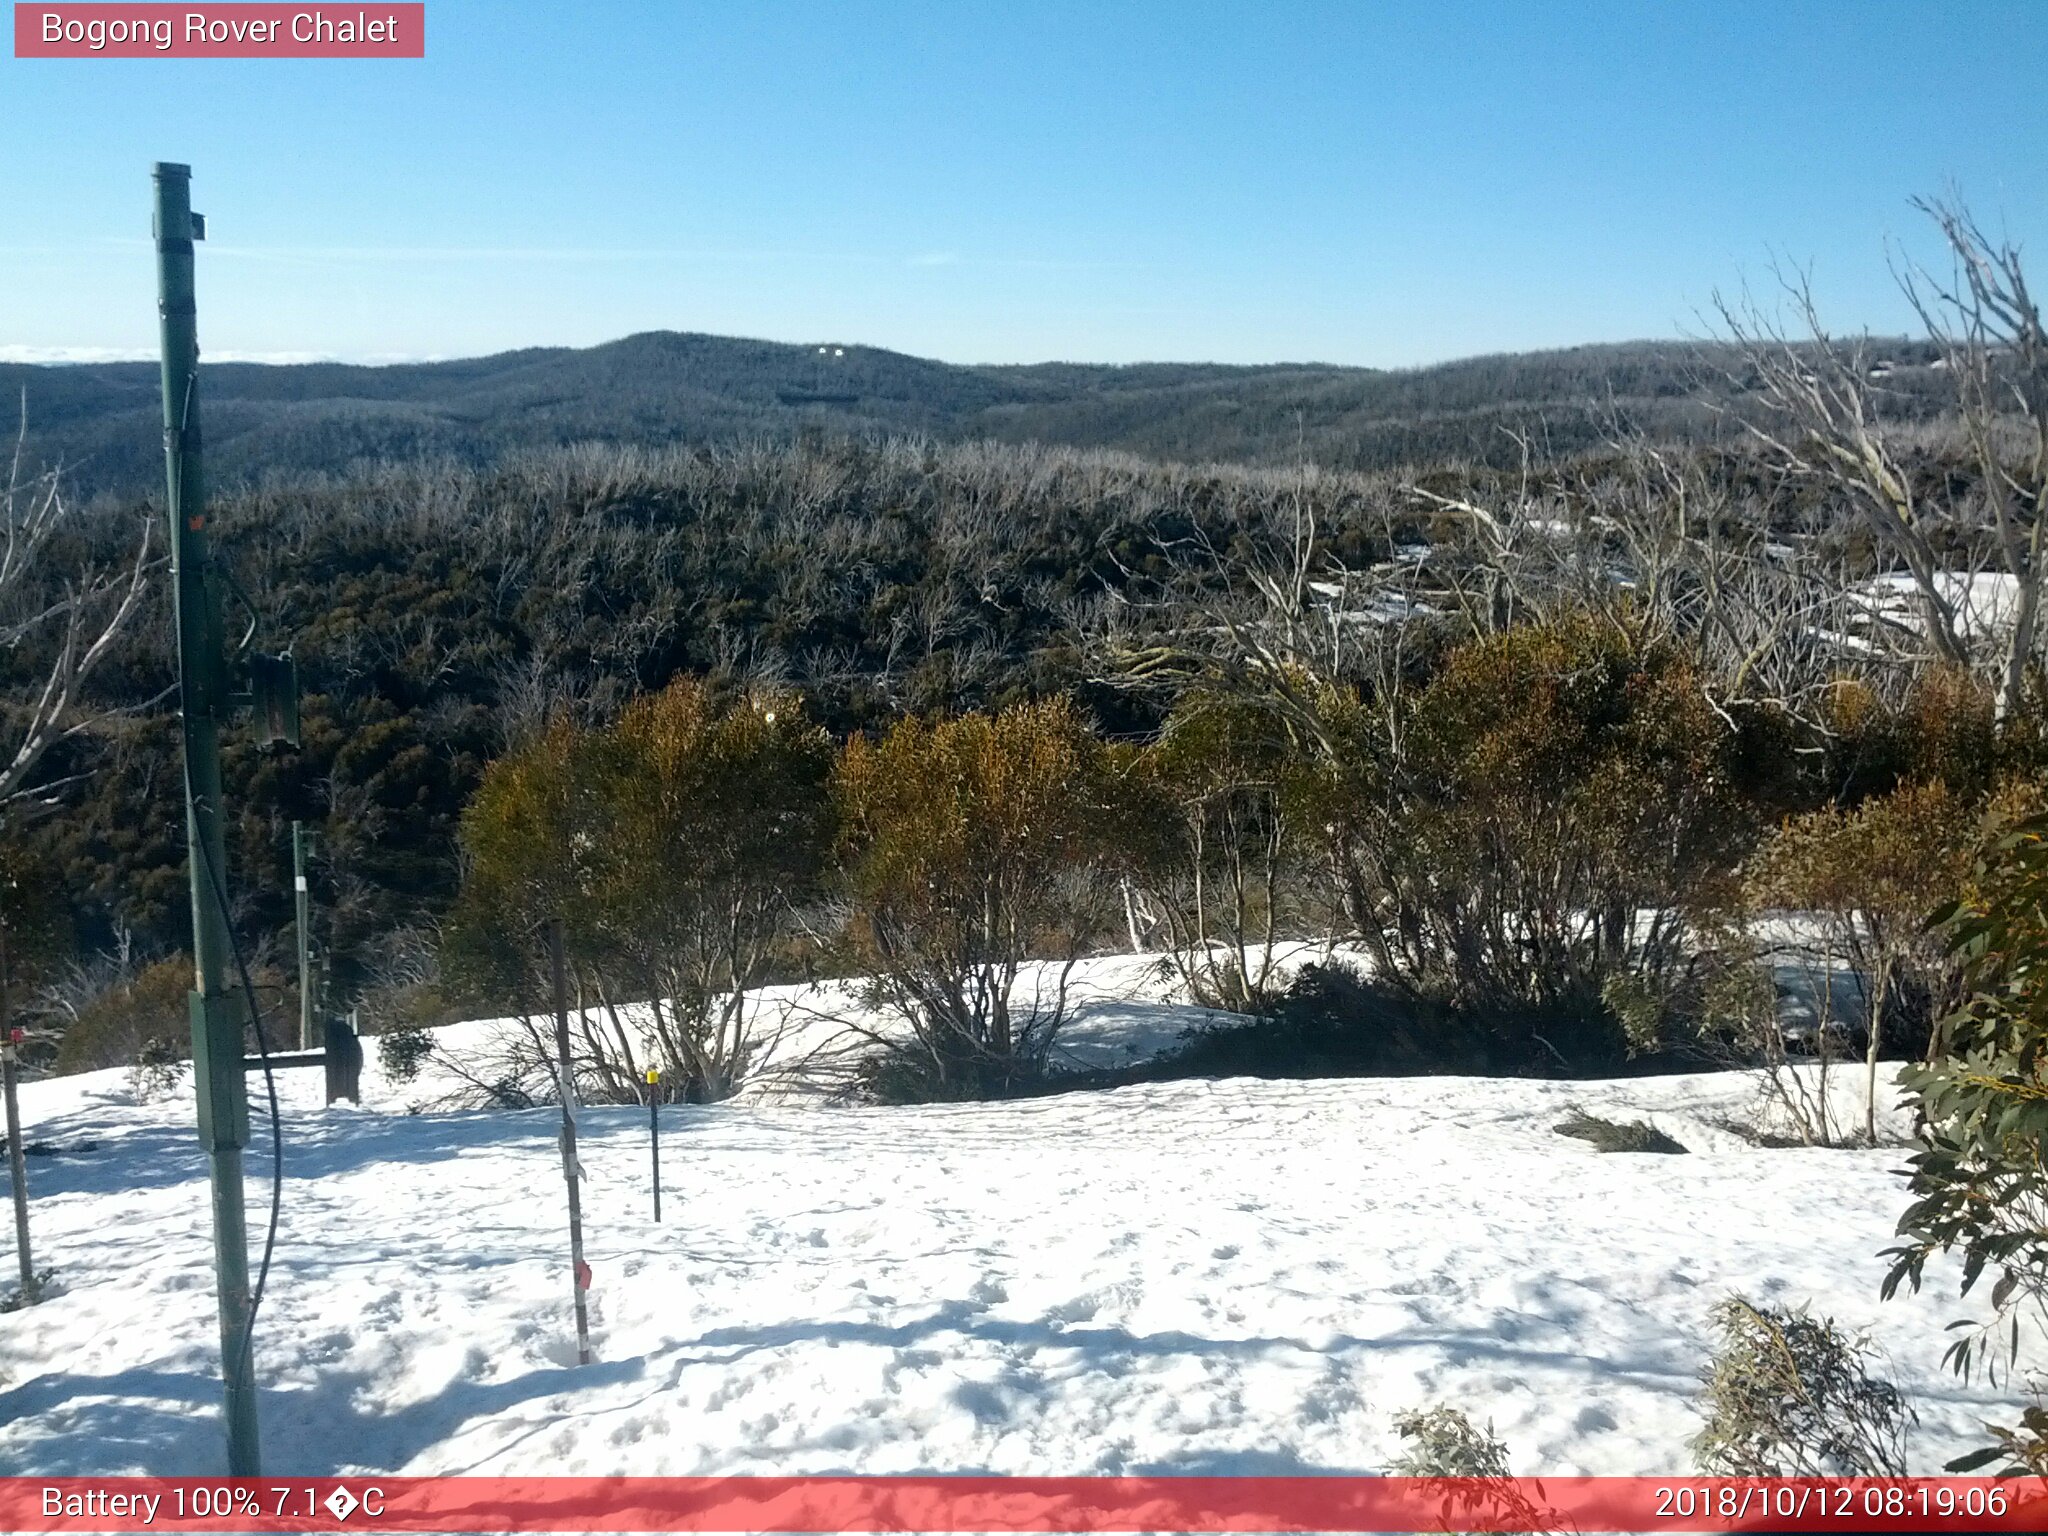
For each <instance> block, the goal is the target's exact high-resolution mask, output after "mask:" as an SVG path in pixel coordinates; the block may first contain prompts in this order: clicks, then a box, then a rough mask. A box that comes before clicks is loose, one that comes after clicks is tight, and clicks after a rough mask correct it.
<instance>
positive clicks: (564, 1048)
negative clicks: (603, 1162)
mask: <svg viewBox="0 0 2048 1536" xmlns="http://www.w3.org/2000/svg"><path fill="white" fill-rule="evenodd" d="M548 965H549V968H550V969H552V970H553V972H554V982H555V1060H556V1070H557V1072H558V1073H559V1074H560V1088H561V1095H562V1178H563V1179H564V1181H566V1182H567V1184H568V1186H569V1262H570V1264H571V1266H572V1268H573V1273H574V1275H575V1278H576V1363H577V1364H578V1365H588V1364H590V1309H589V1307H587V1306H586V1305H585V1304H584V1297H583V1293H584V1292H585V1291H587V1290H589V1289H590V1266H589V1265H588V1264H586V1263H584V1262H583V1193H582V1190H581V1188H580V1187H579V1186H580V1181H581V1179H582V1176H583V1165H582V1164H581V1163H580V1162H579V1161H578V1160H577V1157H576V1084H575V1079H574V1078H573V1077H572V1076H571V1075H570V1072H569V983H568V979H567V977H566V975H565V968H564V966H563V964H562V920H561V919H560V918H559V917H558V918H555V919H554V920H553V921H552V922H550V923H549V924H548Z"/></svg>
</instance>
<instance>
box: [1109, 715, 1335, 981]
mask: <svg viewBox="0 0 2048 1536" xmlns="http://www.w3.org/2000/svg"><path fill="white" fill-rule="evenodd" d="M1306 768H1307V764H1306V763H1305V762H1304V761H1303V759H1302V757H1301V755H1300V754H1298V753H1293V752H1290V751H1289V750H1288V748H1287V743H1286V741H1285V739H1284V738H1283V737H1281V736H1279V735H1277V734H1276V733H1275V732H1274V731H1273V729H1272V722H1271V720H1270V718H1269V717H1268V715H1267V713H1266V712H1265V711H1264V710H1262V709H1260V708H1259V707H1257V706H1256V705H1255V704H1253V703H1251V702H1249V701H1247V700H1245V699H1243V698H1241V697H1238V696H1235V695H1230V694H1224V693H1212V692H1206V691H1200V690H1191V691H1190V692H1189V693H1187V694H1185V695H1183V696H1182V698H1181V700H1180V701H1179V703H1178V704H1177V705H1176V706H1175V708H1174V710H1173V712H1172V714H1171V715H1170V716H1168V718H1167V721H1166V725H1165V727H1164V729H1163V730H1162V731H1161V732H1160V735H1159V738H1158V740H1157V741H1156V742H1154V743H1152V744H1151V745H1149V746H1148V747H1147V748H1146V749H1145V750H1144V751H1143V752H1142V753H1141V754H1139V756H1138V758H1137V760H1136V762H1135V764H1134V769H1135V771H1134V774H1133V782H1134V789H1135V792H1137V793H1139V794H1142V795H1143V796H1144V797H1145V800H1146V805H1145V808H1144V811H1143V813H1142V814H1141V815H1138V816H1134V817H1133V818H1132V824H1131V825H1130V826H1128V827H1127V828H1126V831H1125V836H1126V838H1127V840H1128V842H1129V845H1130V849H1131V853H1132V856H1133V857H1132V869H1133V874H1132V880H1133V883H1134V884H1135V885H1136V886H1137V887H1138V888H1139V890H1140V891H1142V893H1143V895H1144V898H1145V904H1146V906H1147V908H1148V909H1149V910H1150V912H1152V913H1153V914H1155V915H1156V918H1157V921H1158V923H1159V924H1160V926H1161V927H1163V929H1164V931H1165V936H1166V939H1167V959H1168V963H1169V964H1170V965H1171V966H1172V967H1173V969H1174V970H1175V971H1176V972H1177V973H1178V974H1179V976H1180V978H1181V980H1182V982H1183V983H1184V984H1185V985H1186V986H1187V989H1188V992H1189V995H1190V996H1191V997H1192V998H1193V999H1194V1000H1195V1001H1196V1002H1198V1003H1202V1004H1204V1005H1206V1006H1209V1007H1214V1008H1224V1009H1229V1010H1231V1011H1233V1012H1238V1013H1252V1012H1257V1011H1258V1009H1259V1008H1260V1007H1262V1006H1263V1005H1265V1004H1266V1003H1268V1002H1269V1001H1271V998H1272V995H1273V992H1274V986H1275V982H1276V980H1277V976H1276V971H1277V959H1278V956H1277V949H1276V945H1277V942H1278V940H1279V939H1280V938H1282V937H1283V936H1286V935H1289V934H1291V933H1294V932H1298V931H1299V930H1300V924H1298V923H1296V922H1294V921H1293V918H1294V917H1295V913H1294V912H1293V911H1292V910H1291V908H1293V907H1295V906H1298V905H1299V900H1298V894H1299V889H1300V881H1299V879H1298V870H1297V868H1296V866H1297V864H1298V862H1299V855H1300V852H1301V850H1302V842H1303V840H1302V826H1301V820H1302V814H1301V812H1302V807H1301V803H1300V802H1301V796H1300V795H1299V793H1297V789H1298V787H1299V783H1300V781H1301V780H1302V778H1303V775H1304V773H1305V771H1306ZM1148 834H1150V835H1148Z"/></svg>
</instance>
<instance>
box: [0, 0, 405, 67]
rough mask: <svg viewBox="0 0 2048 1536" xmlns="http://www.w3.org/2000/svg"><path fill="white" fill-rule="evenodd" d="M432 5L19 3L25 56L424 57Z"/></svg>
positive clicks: (20, 47) (17, 31)
mask: <svg viewBox="0 0 2048 1536" xmlns="http://www.w3.org/2000/svg"><path fill="white" fill-rule="evenodd" d="M426 55H427V8H426V6H425V5H424V4H411V5H395V4H383V3H380V0H368V3H363V0H358V3H356V4H353V5H347V4H343V5H271V4H261V5H252V4H236V5H207V4H199V5H128V4H122V3H113V4H109V3H97V0H96V3H91V4H63V3H58V4H49V5H23V4H19V3H17V4H16V5H15V7H14V56H15V57H16V58H17V59H423V58H425V57H426Z"/></svg>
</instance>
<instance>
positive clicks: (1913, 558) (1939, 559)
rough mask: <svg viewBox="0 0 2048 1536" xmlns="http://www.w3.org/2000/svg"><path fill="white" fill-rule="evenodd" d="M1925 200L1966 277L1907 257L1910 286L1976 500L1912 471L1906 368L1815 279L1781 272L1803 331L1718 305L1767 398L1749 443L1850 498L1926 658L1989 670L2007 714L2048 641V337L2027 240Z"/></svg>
mask: <svg viewBox="0 0 2048 1536" xmlns="http://www.w3.org/2000/svg"><path fill="white" fill-rule="evenodd" d="M1916 206H1917V207H1919V208H1920V209H1921V210H1922V211H1923V212H1925V213H1926V214H1927V215H1928V216H1929V217H1930V218H1932V219H1933V221H1934V223H1935V224H1936V226H1937V227H1938V228H1939V229H1940V231H1941V234H1942V237H1943V239H1944V241H1945V243H1946V245H1947V248H1948V252H1949V255H1950V257H1951V260H1952V263H1953V274H1952V276H1951V277H1949V278H1948V279H1945V280H1943V279H1937V278H1935V277H1934V276H1933V275H1931V274H1930V273H1929V271H1928V270H1927V269H1926V268H1925V267H1922V266H1920V265H1918V264H1913V263H1908V264H1904V265H1902V266H1901V267H1900V268H1899V271H1898V276H1899V282H1900V285H1901V287H1902V288H1903V289H1904V290H1905V293H1906V296H1907V298H1908V300H1909V301H1910V302H1911V303H1912V304H1913V306H1914V309H1915V311H1916V312H1917V314H1918V315H1919V317H1920V319H1921V322H1922V324H1923V325H1924V326H1925V328H1926V330H1927V333H1928V336H1929V337H1930V339H1931V340H1932V341H1933V343H1934V345H1935V348H1936V350H1937V353H1938V359H1939V360H1938V364H1937V366H1938V367H1939V368H1941V369H1943V370H1945V372H1946V375H1947V378H1948V379H1949V381H1950V387H1951V388H1952V390H1953V404H1954V407H1955V410H1956V412H1957V415H1958V418H1959V420H1960V423H1961V428H1960V441H1961V446H1962V449H1963V453H1964V455H1965V457H1966V458H1967V460H1968V467H1969V469H1970V470H1971V471H1972V472H1973V474H1974V478H1975V481H1976V493H1977V494H1976V499H1975V500H1974V501H1972V502H1970V503H1967V504H1956V503H1954V502H1952V501H1950V500H1948V499H1946V498H1943V497H1936V496H1932V495H1930V494H1928V493H1927V492H1926V491H1925V490H1924V488H1923V486H1924V483H1926V482H1927V481H1929V479H1930V478H1931V477H1929V476H1927V475H1926V474H1925V473H1924V469H1925V466H1921V467H1920V468H1921V472H1920V473H1916V466H1915V465H1914V464H1913V463H1912V462H1911V458H1912V455H1913V453H1914V452H1915V450H1916V449H1917V448H1918V446H1919V444H1920V442H1921V441H1922V439H1923V437H1924V433H1923V431H1922V430H1921V428H1920V427H1919V426H1918V424H1917V423H1914V422H1911V421H1909V420H1906V419H1904V417H1903V415H1902V413H1901V412H1899V411H1898V410H1897V409H1895V408H1894V399H1895V394H1896V390H1895V385H1894V383H1893V377H1894V374H1895V372H1896V370H1895V369H1891V368H1885V367H1881V366H1878V365H1877V359H1876V358H1875V357H1874V356H1873V354H1872V350H1871V346H1870V343H1869V340H1868V338H1861V337H1859V338H1852V339H1848V340H1844V339H1841V338H1838V337H1835V336H1832V335H1830V334H1829V333H1828V331H1827V329H1826V328H1825V326H1824V325H1823V324H1822V323H1821V319H1820V314H1819V310H1818V307H1817V305H1816V303H1815V300H1814V297H1813V290H1812V285H1811V282H1810V281H1809V278H1808V276H1807V274H1806V273H1804V272H1797V271H1794V272H1789V273H1787V272H1781V273H1780V274H1779V277H1780V282H1781V286H1782V288H1783V291H1784V298H1785V302H1786V304H1787V305H1788V306H1789V308H1790V311H1791V324H1790V325H1789V326H1788V325H1787V324H1786V323H1785V322H1784V321H1783V320H1781V319H1779V318H1778V317H1776V316H1774V315H1770V314H1766V313H1765V312H1764V311H1763V310H1762V309H1761V308H1760V307H1759V306H1758V305H1757V304H1755V303H1753V302H1750V301H1749V300H1747V299H1744V300H1741V301H1739V302H1735V301H1729V300H1726V299H1720V298H1717V299H1716V301H1715V307H1716V309H1717V311H1718V313H1719V316H1720V321H1721V325H1722V328H1723V329H1724V331H1725V332H1726V334H1727V336H1728V338H1729V340H1730V341H1732V342H1733V343H1734V345H1735V348H1736V350H1737V353H1738V355H1739V358H1740V367H1741V369H1742V370H1743V373H1742V374H1741V375H1738V379H1737V381H1738V382H1739V383H1740V384H1742V385H1744V386H1746V387H1747V388H1748V390H1749V391H1750V392H1751V393H1752V395H1753V397H1754V399H1755V400H1756V402H1757V406H1758V409H1756V410H1754V411H1752V412H1750V413H1749V415H1750V419H1747V420H1745V422H1744V426H1745V428H1746V430H1747V432H1748V434H1749V435H1750V436H1751V438H1753V439H1754V441H1755V442H1757V443H1758V444H1759V445H1760V446H1761V447H1762V448H1763V450H1764V451H1765V453H1766V454H1767V455H1768V456H1769V457H1770V459H1772V460H1773V461H1774V462H1775V464H1776V465H1777V466H1778V467H1779V468H1780V469H1782V470H1783V471H1784V472H1786V473H1788V474H1790V475H1792V476H1794V477H1798V478H1802V479H1806V480H1811V481H1817V482H1819V483H1821V484H1823V485H1826V486H1829V487H1832V488H1833V489H1835V490H1836V491H1837V492H1839V493H1840V494H1841V495H1842V497H1843V499H1844V501H1845V502H1846V503H1847V504H1848V505H1849V506H1850V507H1852V508H1853V509H1854V515H1855V516H1856V517H1857V518H1858V519H1859V520H1860V522H1861V524H1862V526H1863V527H1864V528H1865V529H1866V530H1867V531H1868V533H1869V535H1870V537H1871V539H1872V541H1873V542H1874V544H1875V545H1876V547H1877V548H1878V549H1879V550H1880V551H1881V552H1882V553H1883V554H1884V556H1885V557H1886V558H1887V559H1889V560H1891V561H1893V562H1895V563H1896V564H1897V565H1899V566H1901V567H1903V568H1904V572H1905V576H1906V580H1907V582H1908V583H1909V584H1910V591H1911V593H1912V598H1913V606H1914V608H1915V609H1916V610H1917V617H1918V621H1919V622H1918V624H1917V625H1916V626H1915V627H1916V628H1917V630H1918V632H1919V639H1920V642H1921V644H1922V646H1923V648H1924V651H1925V653H1926V659H1928V660H1932V661H1938V662H1941V663H1944V664H1947V665H1950V666H1954V667H1958V668H1964V669H1969V670H1972V671H1975V672H1977V673H1978V674H1979V675H1980V676H1983V677H1985V679H1986V681H1987V682H1989V683H1990V685H1991V686H1992V688H1993V690H1994V693H1995V699H1996V707H1997V711H1998V714H1999V716H2000V717H2001V718H2003V717H2004V716H2005V715H2006V714H2008V713H2009V712H2010V711H2011V709H2012V708H2013V706H2014V704H2015V703H2016V702H2017V700H2018V698H2019V696H2020V692H2021V689H2022V688H2023V686H2024V684H2025V681H2026V677H2027V673H2028V669H2029V668H2030V667H2031V666H2033V665H2034V664H2035V662H2036V661H2037V659H2038V651H2039V647H2040V640H2041V630H2040V622H2039V614H2040V605H2041V586H2042V581H2043V562H2042V555H2043V539H2044V536H2048V534H2044V529H2048V332H2044V329H2043V326H2042V320H2041V312H2040V308H2039V306H2038V305H2037V304H2036V303H2035V301H2034V299H2033V296H2032V294H2031V293H2030V292H2029V290H2028V287H2027V281H2026V274H2025V271H2024V269H2023V267H2022V265H2021V261H2020V252H2019V249H2018V248H2017V247H2016V246H2014V245H2012V244H2011V243H2010V242H2008V241H2005V240H2002V239H2001V240H1993V239H1992V238H1991V237H1990V236H1988V235H1987V234H1986V233H1985V232H1984V231H1983V230H1982V229H1981V228H1980V227H1979V226H1978V224H1977V223H1976V222H1975V221H1974V220H1973V219H1972V218H1971V216H1970V214H1969V213H1968V211H1967V210H1966V209H1964V208H1963V207H1962V205H1961V204H1960V203H1958V202H1955V201H1953V200H1943V201H1921V202H1918V203H1916ZM1799 333H1803V334H1799ZM1987 574H1988V575H1991V576H1993V577H1995V578H1996V583H1997V587H1998V588H1999V589H2000V590H1999V591H1998V593H1997V595H1996V596H1995V597H1987V596H1986V595H1985V591H1984V583H1983V581H1982V579H1981V578H1983V577H1984V576H1986V575H1987ZM1874 606H1875V605H1874ZM1879 622H1881V616H1880V619H1879Z"/></svg>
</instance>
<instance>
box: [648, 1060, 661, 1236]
mask: <svg viewBox="0 0 2048 1536" xmlns="http://www.w3.org/2000/svg"><path fill="white" fill-rule="evenodd" d="M647 1150H648V1152H649V1154H650V1155H651V1156H652V1157H653V1159H654V1219H655V1220H656V1221H659V1220H661V1074H660V1073H659V1072H657V1071H655V1070H654V1068H652V1067H649V1068H648V1069H647Z"/></svg>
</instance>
